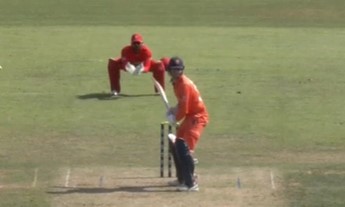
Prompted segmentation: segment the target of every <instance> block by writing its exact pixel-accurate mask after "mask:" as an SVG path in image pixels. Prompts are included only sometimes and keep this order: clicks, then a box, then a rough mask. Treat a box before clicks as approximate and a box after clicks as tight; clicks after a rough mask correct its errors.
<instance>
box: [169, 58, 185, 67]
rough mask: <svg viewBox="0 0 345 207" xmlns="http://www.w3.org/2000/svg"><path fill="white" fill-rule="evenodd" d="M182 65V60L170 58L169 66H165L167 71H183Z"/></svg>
mask: <svg viewBox="0 0 345 207" xmlns="http://www.w3.org/2000/svg"><path fill="white" fill-rule="evenodd" d="M183 69H184V64H183V60H182V59H181V58H179V57H172V58H170V61H169V64H168V66H167V70H183Z"/></svg>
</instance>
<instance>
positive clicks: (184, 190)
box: [177, 183, 199, 192]
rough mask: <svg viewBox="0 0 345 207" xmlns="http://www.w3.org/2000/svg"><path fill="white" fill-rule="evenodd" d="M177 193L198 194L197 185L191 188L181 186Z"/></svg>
mask: <svg viewBox="0 0 345 207" xmlns="http://www.w3.org/2000/svg"><path fill="white" fill-rule="evenodd" d="M177 191H180V192H198V191H199V185H198V184H197V183H194V185H193V186H192V187H188V186H186V185H182V186H179V187H177Z"/></svg>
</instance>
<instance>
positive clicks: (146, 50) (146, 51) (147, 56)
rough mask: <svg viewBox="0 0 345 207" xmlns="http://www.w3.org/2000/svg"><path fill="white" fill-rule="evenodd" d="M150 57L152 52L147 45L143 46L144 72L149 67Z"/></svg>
mask: <svg viewBox="0 0 345 207" xmlns="http://www.w3.org/2000/svg"><path fill="white" fill-rule="evenodd" d="M151 58H152V52H151V50H150V49H149V48H148V47H144V49H143V59H144V61H143V64H144V72H148V71H149V69H150V67H151Z"/></svg>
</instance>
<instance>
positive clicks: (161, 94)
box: [152, 77, 170, 111]
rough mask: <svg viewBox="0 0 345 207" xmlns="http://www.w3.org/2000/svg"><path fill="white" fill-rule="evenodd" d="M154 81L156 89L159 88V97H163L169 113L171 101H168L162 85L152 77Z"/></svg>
mask: <svg viewBox="0 0 345 207" xmlns="http://www.w3.org/2000/svg"><path fill="white" fill-rule="evenodd" d="M152 80H153V83H154V85H155V86H156V88H157V90H158V92H159V95H160V96H161V98H162V100H163V103H164V105H165V108H166V109H167V111H168V110H169V108H170V106H169V101H168V98H167V95H166V94H165V91H164V89H163V88H162V86H161V84H159V83H158V81H157V80H156V79H155V78H154V77H152Z"/></svg>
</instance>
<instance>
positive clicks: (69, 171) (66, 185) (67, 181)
mask: <svg viewBox="0 0 345 207" xmlns="http://www.w3.org/2000/svg"><path fill="white" fill-rule="evenodd" d="M70 175H71V169H70V168H68V169H67V173H66V178H65V187H68V185H69V177H70Z"/></svg>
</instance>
